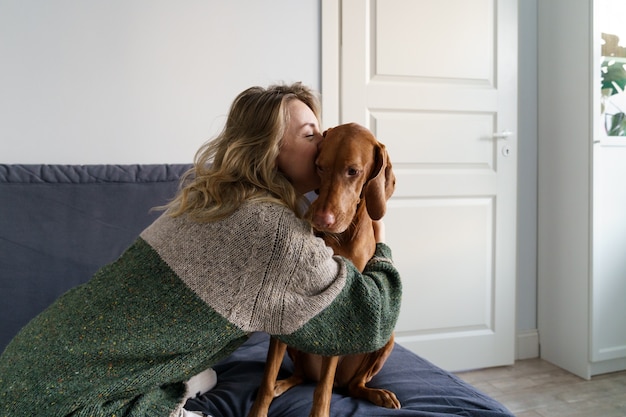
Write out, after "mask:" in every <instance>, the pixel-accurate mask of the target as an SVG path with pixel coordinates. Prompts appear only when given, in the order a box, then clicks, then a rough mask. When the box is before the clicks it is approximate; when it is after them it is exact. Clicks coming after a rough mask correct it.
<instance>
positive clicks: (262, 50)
mask: <svg viewBox="0 0 626 417" xmlns="http://www.w3.org/2000/svg"><path fill="white" fill-rule="evenodd" d="M281 81H284V82H293V81H303V82H304V83H306V84H308V85H310V86H311V87H313V88H315V89H318V90H319V88H320V5H319V0H298V1H292V0H271V1H258V0H229V1H221V0H184V1H171V0H106V1H104V0H99V1H78V0H54V1H48V0H0V163H51V164H52V163H60V164H98V163H119V164H124V163H164V162H171V163H179V162H189V161H191V160H192V158H193V156H194V153H195V151H196V150H197V148H198V147H199V146H200V145H201V144H202V143H203V142H204V141H206V140H207V139H209V138H210V136H212V135H213V134H214V133H215V132H217V131H218V130H219V129H220V128H221V127H222V125H223V122H224V119H225V115H226V113H227V111H228V107H229V105H230V103H231V101H232V100H233V98H234V97H235V96H236V95H237V94H238V93H239V92H240V91H242V90H243V89H245V88H247V87H249V86H251V85H263V86H265V85H268V84H270V83H274V82H281Z"/></svg>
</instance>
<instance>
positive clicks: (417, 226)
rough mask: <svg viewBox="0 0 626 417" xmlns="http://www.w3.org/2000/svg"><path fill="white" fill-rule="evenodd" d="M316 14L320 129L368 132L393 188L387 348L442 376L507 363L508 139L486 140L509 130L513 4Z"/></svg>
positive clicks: (510, 332) (473, 1)
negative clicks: (324, 27)
mask: <svg viewBox="0 0 626 417" xmlns="http://www.w3.org/2000/svg"><path fill="white" fill-rule="evenodd" d="M323 7H324V8H327V10H325V11H324V12H323V16H325V19H326V17H327V16H329V13H330V12H329V9H330V10H331V11H332V10H334V11H336V13H338V14H337V15H336V16H335V17H334V19H336V21H338V22H339V25H340V30H338V31H337V33H338V34H339V35H340V37H341V48H339V49H337V48H334V49H333V48H329V49H328V50H331V51H334V52H333V54H335V53H336V54H337V55H333V54H329V55H326V54H324V64H323V65H324V66H325V67H326V68H325V69H323V74H331V73H332V71H330V70H329V69H328V66H331V65H335V66H336V68H338V69H337V70H336V73H337V77H338V81H337V82H336V83H333V82H332V81H333V80H330V82H326V81H325V80H322V86H323V91H322V93H323V98H324V100H325V103H332V104H334V106H330V108H333V109H337V112H338V114H332V115H330V116H329V115H328V113H326V114H325V116H324V119H325V120H326V122H327V123H328V121H329V120H331V121H333V122H335V121H336V122H337V123H344V122H357V123H361V124H363V125H365V126H367V127H369V128H370V129H371V130H372V131H373V132H374V134H375V135H376V136H377V137H378V139H379V140H380V141H381V142H383V143H385V145H386V146H387V148H388V150H389V154H390V157H391V160H392V163H393V166H394V172H395V174H396V176H397V188H396V192H395V194H394V196H393V198H392V199H391V201H390V202H389V207H388V211H387V214H386V216H385V224H386V226H387V240H388V242H389V244H390V246H391V248H392V249H393V252H394V262H395V263H396V265H397V267H398V269H399V270H400V272H401V274H402V277H403V282H404V295H403V303H402V308H401V314H400V319H399V321H398V325H397V328H396V340H397V341H398V342H399V343H401V344H403V345H404V346H406V347H408V348H410V349H411V350H413V351H415V352H416V353H418V354H420V355H422V356H424V357H425V358H427V359H428V360H430V361H432V362H435V363H436V364H438V365H440V366H442V367H444V368H446V369H449V370H461V369H470V368H477V367H486V366H496V365H503V364H510V363H512V362H513V360H514V334H515V323H514V317H515V221H516V216H515V214H516V213H515V210H516V170H517V164H516V136H515V134H514V133H513V134H511V135H510V136H508V137H506V138H501V139H498V138H496V137H494V134H495V133H498V132H502V131H504V130H508V131H511V132H515V129H516V112H517V107H516V100H517V96H516V64H517V62H516V54H517V49H516V48H517V38H516V30H517V26H516V19H517V14H516V13H517V3H516V1H515V0H377V1H374V0H369V1H364V0H342V1H340V2H339V5H338V6H337V2H336V0H328V1H325V2H323ZM330 14H331V15H332V13H330ZM332 20H333V19H329V20H328V21H330V22H332ZM337 42H339V40H337ZM325 50H326V48H325ZM327 81H328V80H327ZM326 85H329V86H332V85H338V86H339V91H338V92H335V91H331V90H327V89H325V88H324V86H326Z"/></svg>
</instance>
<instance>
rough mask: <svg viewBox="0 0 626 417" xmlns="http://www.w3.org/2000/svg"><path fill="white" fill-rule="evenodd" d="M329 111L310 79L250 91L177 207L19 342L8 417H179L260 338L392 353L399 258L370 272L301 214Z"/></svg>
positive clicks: (205, 151)
mask: <svg viewBox="0 0 626 417" xmlns="http://www.w3.org/2000/svg"><path fill="white" fill-rule="evenodd" d="M318 107H319V106H318V102H317V99H316V98H315V96H314V95H313V94H312V92H311V91H310V90H309V89H307V88H305V87H304V86H302V85H301V84H299V83H297V84H294V85H291V86H272V87H269V88H268V89H263V88H260V87H253V88H250V89H248V90H246V91H244V92H242V93H241V94H240V95H239V96H238V97H237V98H236V99H235V101H234V102H233V104H232V106H231V109H230V112H229V116H228V119H227V121H226V126H225V127H224V130H223V131H222V132H221V134H220V135H219V136H218V137H217V138H216V139H215V140H214V141H212V142H209V143H207V144H205V145H204V146H203V147H202V148H201V149H200V150H199V152H198V154H197V156H196V161H195V164H194V168H193V169H192V170H191V171H190V173H188V175H187V176H186V178H185V179H184V182H183V186H182V188H181V191H180V192H179V193H178V195H177V196H176V198H175V199H174V200H173V201H172V202H171V203H170V204H169V205H168V207H167V211H166V212H165V213H164V214H163V215H162V216H161V217H160V218H158V219H157V220H156V221H155V222H154V223H153V224H152V225H150V226H149V227H148V228H147V229H146V230H144V231H143V232H142V233H141V234H140V236H139V238H138V239H137V240H136V241H135V243H134V244H133V245H132V246H131V247H130V248H128V249H127V250H126V251H125V252H124V254H122V255H121V257H120V258H119V259H118V260H117V261H115V262H113V263H112V264H110V265H107V266H105V267H103V268H102V269H101V270H100V271H98V272H97V273H96V274H95V275H94V277H93V278H92V280H91V281H89V282H88V283H86V284H84V285H82V286H79V287H77V288H75V289H73V290H70V291H69V292H67V293H66V294H65V295H63V296H61V297H60V298H59V299H58V300H57V301H56V302H55V303H54V304H53V305H52V306H50V307H49V308H48V309H47V310H46V311H44V312H43V313H41V314H40V315H39V316H37V317H36V318H35V319H33V320H32V321H31V322H30V323H29V324H28V325H27V326H25V327H24V329H22V331H20V333H19V334H18V335H17V336H16V337H15V338H14V340H13V341H12V342H11V343H10V344H9V346H8V347H7V349H6V350H5V352H4V353H3V354H2V356H1V357H0V415H1V416H5V415H7V416H8V415H10V416H19V415H25V416H26V415H28V416H31V415H46V416H68V415H72V416H131V415H132V416H168V415H170V416H178V415H181V414H182V413H183V405H184V400H185V391H186V384H185V381H188V380H189V378H190V377H192V376H193V375H195V374H198V373H199V372H201V371H203V370H205V369H207V368H209V367H210V366H211V365H213V364H214V363H215V362H217V361H219V360H220V359H221V358H224V357H225V356H227V355H229V354H230V353H231V352H232V351H233V350H234V349H236V348H237V347H238V346H239V345H241V344H242V343H243V342H244V341H245V339H246V335H247V334H248V333H250V332H253V331H263V332H267V333H270V334H272V335H274V336H276V337H278V338H279V339H281V340H283V341H284V342H286V343H287V344H289V345H291V346H294V347H296V348H298V349H300V350H303V351H309V352H313V353H318V354H326V355H336V354H349V353H357V352H365V351H373V350H376V349H378V348H380V347H381V346H383V345H384V344H385V343H386V341H387V340H388V339H389V337H390V335H391V332H392V331H393V327H394V325H395V322H396V319H397V315H398V309H399V300H400V279H399V275H398V273H397V271H396V270H395V268H394V267H393V265H392V264H391V261H390V258H391V253H390V250H389V248H388V247H387V246H385V245H384V244H383V243H380V244H378V245H377V251H376V255H375V257H374V259H373V260H372V261H371V262H370V264H369V265H368V267H367V268H366V269H365V271H364V272H363V274H361V273H359V272H358V271H357V270H356V269H355V268H354V266H353V265H352V264H351V263H350V262H349V261H347V260H345V259H343V258H340V257H335V258H334V257H333V256H332V253H331V252H330V250H329V249H328V248H327V247H326V246H325V245H324V243H323V241H322V240H321V239H318V238H315V237H314V235H313V233H312V230H311V227H310V225H309V224H307V223H306V222H305V221H304V220H302V219H301V216H300V215H299V212H300V211H301V210H300V209H301V208H302V204H303V200H304V199H303V195H304V194H305V193H307V192H309V191H312V190H314V189H315V188H316V187H318V186H319V178H318V177H317V174H316V169H315V157H316V154H317V146H318V144H319V142H320V141H321V140H322V135H321V134H320V131H319V127H318V123H319V122H318V119H319V117H318V116H319V110H318ZM378 234H379V240H381V241H382V236H381V235H382V232H381V230H380V229H379V230H378ZM346 323H349V324H350V325H348V326H346Z"/></svg>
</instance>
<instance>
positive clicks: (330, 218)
mask: <svg viewBox="0 0 626 417" xmlns="http://www.w3.org/2000/svg"><path fill="white" fill-rule="evenodd" d="M334 224H335V215H334V214H333V213H331V212H330V211H317V212H315V214H314V215H313V225H314V226H315V228H316V229H318V230H327V229H329V228H330V227H332V226H333V225H334Z"/></svg>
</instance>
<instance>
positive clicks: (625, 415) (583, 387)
mask: <svg viewBox="0 0 626 417" xmlns="http://www.w3.org/2000/svg"><path fill="white" fill-rule="evenodd" d="M457 375H458V376H459V377H461V378H462V379H463V380H465V381H467V382H469V383H470V384H472V385H473V386H475V387H476V388H478V389H479V390H481V391H483V392H484V393H486V394H489V395H490V396H491V397H493V398H495V399H496V400H498V401H500V402H501V403H502V404H504V405H505V406H506V407H507V408H508V409H509V410H511V411H512V412H513V414H515V415H516V416H517V417H626V371H624V372H617V373H613V374H606V375H600V376H596V377H593V378H592V379H591V380H590V381H586V380H584V379H581V378H579V377H577V376H576V375H573V374H571V373H569V372H567V371H565V370H563V369H561V368H558V367H556V366H554V365H552V364H550V363H548V362H546V361H543V360H541V359H527V360H523V361H518V362H516V363H515V365H514V366H505V367H499V368H491V369H484V370H478V371H470V372H463V373H458V374H457Z"/></svg>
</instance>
